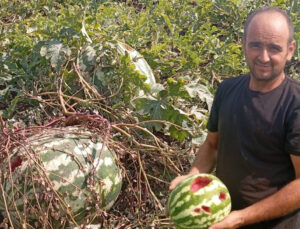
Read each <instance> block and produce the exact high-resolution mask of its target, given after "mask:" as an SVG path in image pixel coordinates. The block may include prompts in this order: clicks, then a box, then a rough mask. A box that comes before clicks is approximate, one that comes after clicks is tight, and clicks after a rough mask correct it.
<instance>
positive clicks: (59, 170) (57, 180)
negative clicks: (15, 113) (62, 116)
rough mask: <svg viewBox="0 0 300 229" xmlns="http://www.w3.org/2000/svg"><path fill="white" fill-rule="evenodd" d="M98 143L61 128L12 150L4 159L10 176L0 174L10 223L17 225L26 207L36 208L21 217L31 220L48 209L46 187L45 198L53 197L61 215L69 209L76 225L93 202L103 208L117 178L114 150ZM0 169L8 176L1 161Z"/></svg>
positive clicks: (116, 186)
mask: <svg viewBox="0 0 300 229" xmlns="http://www.w3.org/2000/svg"><path fill="white" fill-rule="evenodd" d="M102 146H103V145H102V140H101V139H100V138H99V136H97V135H95V134H93V133H91V132H89V131H86V130H84V129H82V128H77V127H67V128H56V129H47V130H45V131H44V132H42V133H41V134H38V135H34V136H32V137H30V138H28V139H27V143H26V144H25V145H24V146H23V147H19V148H17V149H15V150H14V152H13V153H12V156H11V157H10V162H11V170H12V173H11V176H10V175H9V177H10V178H9V179H8V178H6V179H3V177H2V184H3V187H4V195H5V201H6V204H7V206H8V207H7V208H8V209H7V210H8V212H9V215H10V217H11V218H12V221H13V223H14V225H15V227H16V228H21V226H20V224H21V223H22V220H24V219H23V215H22V213H23V212H24V211H25V210H26V209H27V211H29V210H28V209H29V208H32V207H33V208H34V209H36V212H34V211H33V212H32V213H29V212H27V217H29V218H27V221H32V222H34V220H37V219H38V218H39V217H42V216H43V214H44V213H45V212H49V208H48V207H49V206H48V205H49V202H47V201H46V202H45V201H44V198H45V196H46V195H45V193H47V191H46V190H48V191H49V186H52V187H53V190H54V193H57V196H54V197H53V196H52V197H51V195H52V194H48V195H49V198H56V202H57V203H58V205H59V206H60V207H57V209H55V210H57V211H60V212H59V213H60V215H66V216H67V217H69V215H70V214H69V213H67V212H68V211H71V212H72V216H73V219H75V222H76V223H77V224H80V223H87V221H90V220H92V219H93V217H94V215H95V214H93V213H95V211H96V210H95V209H96V206H95V204H96V203H99V208H101V209H104V210H108V209H109V208H110V207H111V206H112V205H113V203H114V202H115V200H116V199H117V197H118V195H119V193H120V190H121V185H122V177H121V170H120V169H119V167H118V166H117V164H116V161H115V159H116V155H115V153H114V152H112V151H109V150H108V149H107V148H106V147H104V148H103V150H102ZM100 152H101V157H99V156H100ZM1 170H2V174H4V173H5V172H6V173H8V174H9V170H8V161H6V162H4V163H2V168H1ZM43 170H44V172H43ZM39 177H44V179H43V182H44V183H43V182H42V183H41V182H37V178H39ZM92 177H94V178H95V182H94V184H92V185H91V183H89V182H88V179H90V178H92ZM11 181H12V182H11ZM12 184H13V185H12ZM1 194H2V193H1ZM95 194H96V195H95ZM0 196H1V197H0V210H1V212H2V214H3V215H5V216H7V211H6V210H5V205H4V199H3V198H2V195H0ZM95 196H96V197H95ZM46 198H47V196H46ZM93 198H94V199H93ZM95 198H96V199H95ZM97 198H98V200H97ZM59 200H61V201H59ZM24 203H25V204H24ZM87 209H88V210H87ZM20 214H21V215H20ZM88 214H89V215H88ZM87 215H88V216H89V218H88V219H87V217H86V216H87ZM50 221H51V222H52V221H53V222H55V220H54V219H53V220H49V222H50ZM69 221H72V220H70V219H69ZM73 222H74V221H73Z"/></svg>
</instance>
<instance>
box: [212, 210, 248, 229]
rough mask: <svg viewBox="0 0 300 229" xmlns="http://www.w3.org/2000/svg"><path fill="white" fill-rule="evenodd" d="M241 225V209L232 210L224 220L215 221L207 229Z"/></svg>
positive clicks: (230, 227)
mask: <svg viewBox="0 0 300 229" xmlns="http://www.w3.org/2000/svg"><path fill="white" fill-rule="evenodd" d="M241 225H243V217H242V214H241V211H232V212H231V213H230V214H229V215H228V216H227V217H226V218H225V219H224V220H222V221H221V222H219V223H215V224H213V225H211V226H210V227H209V229H235V228H238V227H240V226H241Z"/></svg>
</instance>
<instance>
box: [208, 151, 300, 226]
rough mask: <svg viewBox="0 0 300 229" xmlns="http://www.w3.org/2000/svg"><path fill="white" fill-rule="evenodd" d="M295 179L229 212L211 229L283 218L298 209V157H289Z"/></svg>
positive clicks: (299, 168) (299, 189)
mask: <svg viewBox="0 0 300 229" xmlns="http://www.w3.org/2000/svg"><path fill="white" fill-rule="evenodd" d="M291 160H292V163H293V165H294V169H295V174H296V179H295V180H294V181H292V182H290V183H289V184H287V185H286V186H284V187H283V188H282V189H280V190H279V191H278V192H276V193H274V194H273V195H271V196H269V197H267V198H265V199H263V200H261V201H259V202H257V203H255V204H253V205H251V206H249V207H247V208H244V209H242V210H238V211H233V212H231V213H230V214H229V215H228V217H226V218H225V219H224V220H223V221H221V222H220V223H217V224H215V225H213V226H211V228H212V229H234V228H238V227H241V226H245V225H248V224H252V223H257V222H260V221H264V220H270V219H274V218H277V217H281V216H284V215H286V214H288V213H289V212H292V211H294V210H296V209H298V208H299V207H300V156H294V155H291Z"/></svg>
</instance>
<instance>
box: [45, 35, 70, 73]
mask: <svg viewBox="0 0 300 229" xmlns="http://www.w3.org/2000/svg"><path fill="white" fill-rule="evenodd" d="M40 55H41V56H44V57H46V59H50V62H51V66H52V67H53V68H54V69H55V70H56V72H59V71H60V69H61V67H62V65H63V64H64V63H65V61H66V60H67V58H68V57H69V56H70V55H71V50H70V48H69V47H68V46H65V45H64V44H63V43H62V42H60V41H58V40H50V41H46V42H45V44H44V45H43V46H42V47H41V49H40Z"/></svg>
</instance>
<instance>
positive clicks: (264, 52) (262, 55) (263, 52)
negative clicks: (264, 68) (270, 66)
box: [259, 48, 270, 63]
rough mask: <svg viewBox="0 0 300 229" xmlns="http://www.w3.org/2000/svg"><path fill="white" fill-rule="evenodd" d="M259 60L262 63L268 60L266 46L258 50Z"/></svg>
mask: <svg viewBox="0 0 300 229" xmlns="http://www.w3.org/2000/svg"><path fill="white" fill-rule="evenodd" d="M259 60H260V61H261V62H262V63H266V62H269V61H270V56H269V52H268V50H267V49H266V48H262V49H261V50H260V53H259Z"/></svg>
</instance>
